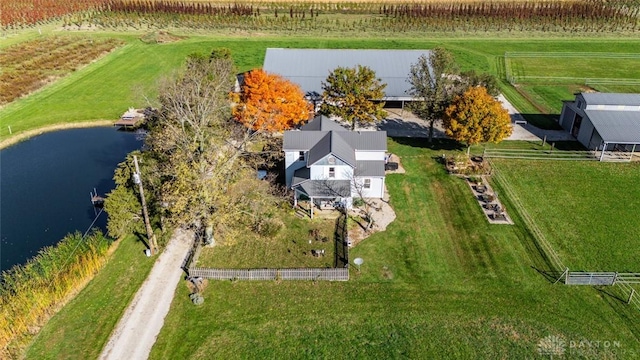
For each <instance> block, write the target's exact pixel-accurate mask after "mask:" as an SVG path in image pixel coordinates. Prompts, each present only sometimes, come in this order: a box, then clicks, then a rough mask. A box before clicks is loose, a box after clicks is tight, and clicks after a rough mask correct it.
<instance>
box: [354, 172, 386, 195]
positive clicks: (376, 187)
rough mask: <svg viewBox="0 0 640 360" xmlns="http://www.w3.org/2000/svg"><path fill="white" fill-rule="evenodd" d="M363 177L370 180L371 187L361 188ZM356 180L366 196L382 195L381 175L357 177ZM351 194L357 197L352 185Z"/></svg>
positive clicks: (382, 179)
mask: <svg viewBox="0 0 640 360" xmlns="http://www.w3.org/2000/svg"><path fill="white" fill-rule="evenodd" d="M364 179H370V180H371V187H370V188H369V189H365V188H363V187H362V186H363V184H364ZM356 182H357V183H358V184H359V185H358V186H360V187H361V188H362V195H363V196H364V197H366V198H381V197H383V195H384V178H383V177H358V178H356ZM351 196H354V197H359V196H360V195H359V194H358V191H357V189H355V187H352V189H351Z"/></svg>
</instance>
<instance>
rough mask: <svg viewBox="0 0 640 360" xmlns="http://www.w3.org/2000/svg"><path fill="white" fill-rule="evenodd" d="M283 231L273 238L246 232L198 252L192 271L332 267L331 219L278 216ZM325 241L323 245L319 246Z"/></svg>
mask: <svg viewBox="0 0 640 360" xmlns="http://www.w3.org/2000/svg"><path fill="white" fill-rule="evenodd" d="M281 216H282V219H283V221H284V223H285V226H284V228H283V229H282V230H281V231H280V233H278V235H276V236H275V237H273V238H267V237H261V236H258V235H257V234H254V233H251V232H249V233H248V234H246V235H245V237H243V238H240V239H234V240H233V243H224V244H221V245H219V246H216V247H213V248H210V247H209V248H208V247H205V248H203V249H202V253H201V255H200V258H199V259H198V262H197V263H196V265H195V266H196V267H207V268H227V269H229V268H231V269H232V268H244V269H246V268H297V267H321V268H324V267H334V251H335V250H334V247H335V246H334V242H333V234H334V232H335V227H336V221H335V219H318V218H316V219H314V220H310V219H309V218H297V217H295V216H294V215H292V214H288V213H284V212H283V214H281ZM310 229H317V230H319V236H318V237H319V239H320V241H317V240H316V239H315V238H314V237H313V236H310V235H309V230H310ZM324 237H326V238H327V239H328V241H327V242H322V241H321V240H322V238H324ZM312 249H318V250H320V249H322V250H325V256H323V257H314V256H313V255H312V253H311V250H312Z"/></svg>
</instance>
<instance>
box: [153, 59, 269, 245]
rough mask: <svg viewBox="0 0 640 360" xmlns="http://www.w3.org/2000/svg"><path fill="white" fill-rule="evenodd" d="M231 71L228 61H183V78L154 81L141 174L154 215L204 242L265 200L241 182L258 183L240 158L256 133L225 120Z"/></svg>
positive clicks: (228, 113)
mask: <svg viewBox="0 0 640 360" xmlns="http://www.w3.org/2000/svg"><path fill="white" fill-rule="evenodd" d="M233 69H234V68H233V65H232V62H231V60H230V59H207V58H204V59H202V58H199V57H190V58H189V59H188V60H187V67H186V69H185V70H184V71H183V72H181V73H178V74H176V75H175V76H173V77H172V78H170V79H167V80H165V81H164V82H163V83H162V85H161V87H160V91H159V102H160V109H159V114H158V117H157V118H156V119H155V120H153V121H152V122H151V123H150V124H149V135H148V136H147V139H146V143H145V145H146V146H147V147H148V151H147V156H149V157H151V158H153V160H154V164H156V167H155V169H154V171H152V172H151V173H150V175H149V176H151V177H153V178H155V180H153V181H151V183H152V184H155V185H156V187H155V189H154V190H155V192H156V194H155V195H156V198H157V199H158V204H160V206H158V207H157V209H158V211H160V212H162V213H163V214H164V215H166V218H167V220H168V221H169V222H170V223H172V224H173V225H179V226H190V227H192V228H194V229H195V230H196V232H197V233H199V234H201V235H202V236H206V237H207V238H208V240H209V241H210V242H213V234H214V232H215V231H225V230H226V231H229V230H230V229H231V228H233V227H234V226H233V225H234V224H237V223H238V222H240V221H241V220H242V218H243V215H242V214H251V211H252V208H251V206H250V204H251V202H256V201H258V200H259V199H260V198H264V197H269V194H268V191H267V192H262V190H263V189H262V187H260V186H253V185H249V184H248V182H251V181H252V180H254V181H259V180H257V179H256V175H255V168H254V167H253V166H251V165H252V164H250V162H248V161H247V157H246V156H245V155H246V153H247V148H248V147H249V146H248V145H249V144H250V143H251V142H252V141H253V140H254V139H255V138H256V137H257V136H259V135H260V134H259V133H258V132H255V131H252V130H248V129H246V128H244V127H243V126H241V125H239V124H238V123H237V122H235V121H233V120H232V119H231V108H230V101H229V91H230V90H231V88H232V86H233V81H234V78H233V74H234V71H233ZM261 203H264V202H261Z"/></svg>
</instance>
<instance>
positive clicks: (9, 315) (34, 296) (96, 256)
mask: <svg viewBox="0 0 640 360" xmlns="http://www.w3.org/2000/svg"><path fill="white" fill-rule="evenodd" d="M110 243H111V241H110V240H109V239H107V238H106V237H105V236H104V235H103V234H102V232H100V231H99V230H94V231H93V232H91V233H90V234H89V235H88V236H84V237H83V235H82V234H81V233H79V232H76V233H74V234H69V235H67V236H66V237H65V238H64V239H63V240H62V241H60V243H58V245H56V246H50V247H45V248H43V249H42V250H40V252H39V253H38V255H36V256H35V257H34V258H33V259H31V260H30V261H29V262H27V263H26V264H25V265H16V266H14V267H13V268H11V269H10V270H8V271H5V272H3V273H2V282H1V283H0V358H3V359H6V358H15V357H17V356H19V354H20V353H21V351H22V349H23V348H24V346H25V345H26V343H27V342H28V341H29V339H30V338H31V335H34V334H35V333H37V332H38V330H39V328H40V327H41V326H42V325H43V324H44V323H45V322H46V320H47V319H48V318H49V317H51V316H52V315H53V314H54V313H55V312H56V311H57V310H58V309H59V308H60V307H61V306H62V305H63V304H64V303H65V302H66V301H68V299H70V297H71V296H72V295H73V294H75V293H77V291H79V290H80V289H81V288H82V287H83V286H84V285H85V284H86V283H87V282H88V281H89V280H90V279H91V278H92V277H93V276H94V275H95V274H96V273H97V272H98V270H100V268H102V266H103V265H104V263H105V261H106V258H107V256H106V255H107V253H108V250H109V245H110Z"/></svg>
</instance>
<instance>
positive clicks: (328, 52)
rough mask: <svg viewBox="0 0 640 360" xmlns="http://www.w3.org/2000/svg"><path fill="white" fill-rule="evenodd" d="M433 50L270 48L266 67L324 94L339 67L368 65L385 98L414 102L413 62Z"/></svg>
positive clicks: (308, 88) (311, 92)
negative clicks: (331, 76)
mask: <svg viewBox="0 0 640 360" xmlns="http://www.w3.org/2000/svg"><path fill="white" fill-rule="evenodd" d="M422 55H425V56H429V50H356V49H275V48H269V49H267V53H266V55H265V58H264V65H263V69H264V70H265V71H266V72H269V73H276V74H279V75H281V76H283V77H285V78H287V79H289V80H291V81H292V82H294V83H296V84H298V85H300V87H301V88H302V90H303V91H304V92H305V93H306V94H314V93H315V94H316V95H319V94H322V82H323V81H325V80H326V79H327V76H329V74H330V73H331V72H332V71H333V70H334V69H336V68H338V67H355V66H357V65H362V66H367V67H369V68H371V69H372V70H373V71H375V73H376V76H377V77H378V78H379V79H380V80H381V81H382V82H383V83H385V84H387V87H386V88H385V94H386V96H385V98H384V99H372V100H384V101H410V100H412V99H413V98H412V97H411V96H410V95H409V94H408V90H409V88H410V85H409V83H408V82H407V78H408V76H409V70H410V68H411V65H412V64H415V63H417V62H418V58H419V57H420V56H422Z"/></svg>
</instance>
